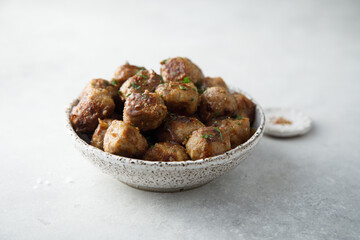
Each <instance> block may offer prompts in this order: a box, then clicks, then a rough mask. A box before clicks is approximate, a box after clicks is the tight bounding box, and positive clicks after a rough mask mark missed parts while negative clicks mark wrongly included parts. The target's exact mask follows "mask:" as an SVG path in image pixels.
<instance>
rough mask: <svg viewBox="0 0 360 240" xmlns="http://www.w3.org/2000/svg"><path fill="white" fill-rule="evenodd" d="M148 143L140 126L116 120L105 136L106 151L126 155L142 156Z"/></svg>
mask: <svg viewBox="0 0 360 240" xmlns="http://www.w3.org/2000/svg"><path fill="white" fill-rule="evenodd" d="M147 148H148V144H147V142H146V139H145V137H144V136H143V135H141V133H140V131H139V129H138V128H136V127H133V126H131V125H130V124H128V123H125V122H123V121H119V120H114V121H112V123H111V125H110V126H109V128H108V129H107V131H106V133H105V137H104V151H105V152H109V153H112V154H116V155H120V156H124V157H141V156H142V155H144V153H145V152H146V150H147Z"/></svg>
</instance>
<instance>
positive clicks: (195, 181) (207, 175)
mask: <svg viewBox="0 0 360 240" xmlns="http://www.w3.org/2000/svg"><path fill="white" fill-rule="evenodd" d="M235 90H236V91H238V92H241V93H243V94H244V95H245V96H247V97H248V98H249V99H251V100H252V101H253V102H254V103H255V104H256V114H255V121H254V123H253V128H256V129H257V130H256V132H255V133H254V134H253V135H252V137H251V138H250V139H249V140H248V141H247V142H245V143H244V144H241V145H239V146H238V147H236V148H234V149H231V150H230V151H228V152H226V153H224V154H221V155H218V156H215V157H210V158H205V159H200V160H196V161H191V160H189V161H182V162H152V161H145V160H139V159H133V158H127V157H121V156H117V155H113V154H110V153H107V152H104V151H102V150H100V149H98V148H96V147H93V146H91V145H90V144H88V143H86V141H84V140H83V139H82V138H81V137H79V135H78V134H77V133H76V132H75V131H74V129H73V127H72V125H71V123H70V118H69V115H70V112H71V109H72V108H73V106H74V105H76V103H77V102H78V100H74V101H73V102H72V103H71V104H70V106H69V107H68V108H67V109H66V128H67V131H68V132H69V133H70V136H71V138H72V140H73V141H74V143H75V147H76V148H77V149H78V150H79V151H80V152H81V153H82V154H83V156H85V158H87V159H88V160H89V161H90V162H91V163H93V164H94V165H95V166H96V167H98V168H100V169H101V170H102V171H103V172H104V173H107V174H110V175H112V176H113V177H115V178H116V179H118V180H119V181H121V182H123V183H125V184H127V185H129V186H131V187H134V188H138V189H142V190H147V191H156V192H176V191H183V190H187V189H192V188H196V187H199V186H202V185H204V184H206V183H208V182H210V181H212V180H214V179H215V178H217V177H219V176H220V175H222V174H224V173H226V172H227V171H229V170H230V169H233V168H235V167H236V166H237V165H239V164H240V163H241V162H242V161H243V160H245V159H246V157H247V156H249V154H250V153H251V152H252V151H253V149H254V147H255V146H256V144H257V143H258V142H259V140H260V138H261V137H262V135H263V132H264V124H265V115H264V112H263V110H262V108H261V107H260V105H259V104H258V103H257V102H256V101H255V100H254V99H253V98H252V97H250V96H249V95H248V94H246V93H245V92H243V91H240V90H238V89H235Z"/></svg>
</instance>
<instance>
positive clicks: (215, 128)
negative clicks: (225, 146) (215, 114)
mask: <svg viewBox="0 0 360 240" xmlns="http://www.w3.org/2000/svg"><path fill="white" fill-rule="evenodd" d="M214 130H216V131H218V132H219V133H220V139H221V141H222V140H223V135H222V132H221V131H220V129H218V128H217V127H214Z"/></svg>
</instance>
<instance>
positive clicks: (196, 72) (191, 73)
mask: <svg viewBox="0 0 360 240" xmlns="http://www.w3.org/2000/svg"><path fill="white" fill-rule="evenodd" d="M160 64H161V67H160V74H161V76H163V78H164V81H165V82H179V81H184V79H185V78H187V79H189V80H190V81H191V82H193V83H194V84H200V82H201V81H202V80H203V79H204V75H203V73H202V71H201V69H200V68H199V67H198V66H196V65H195V64H194V63H193V62H191V61H190V60H189V59H188V58H183V57H175V58H169V59H167V60H163V61H161V62H160Z"/></svg>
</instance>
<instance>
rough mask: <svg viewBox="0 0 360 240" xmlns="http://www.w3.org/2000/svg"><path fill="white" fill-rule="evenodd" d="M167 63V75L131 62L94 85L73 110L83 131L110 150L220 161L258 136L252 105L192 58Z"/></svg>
mask: <svg viewBox="0 0 360 240" xmlns="http://www.w3.org/2000/svg"><path fill="white" fill-rule="evenodd" d="M160 64H161V66H160V75H159V74H157V73H156V72H155V71H154V70H148V69H145V68H144V67H139V66H134V65H130V64H129V63H126V64H125V65H122V66H120V67H119V68H118V69H117V70H116V72H115V75H114V77H113V79H112V80H111V81H107V80H104V79H93V80H91V81H90V83H89V84H88V85H87V86H86V87H85V89H84V90H83V91H82V93H81V94H80V96H79V101H78V103H77V104H76V105H75V106H74V107H73V109H72V111H71V115H70V121H71V123H72V126H73V128H74V129H75V131H76V132H77V133H79V134H87V135H88V136H89V137H91V142H90V143H91V145H93V146H95V147H97V148H99V149H101V150H103V151H105V152H108V153H111V154H116V155H119V156H124V157H130V158H137V159H144V160H149V161H166V162H169V161H185V160H197V159H202V158H207V157H212V156H216V155H219V154H222V153H225V152H226V151H228V150H230V149H232V148H235V147H237V146H238V145H240V144H242V143H244V142H246V141H247V140H248V139H249V138H250V137H251V135H252V129H251V124H252V122H253V120H254V116H255V107H256V106H255V104H254V103H253V102H252V101H251V100H249V99H248V98H246V97H245V96H244V95H243V94H241V93H237V92H235V93H230V92H229V89H228V87H227V85H226V83H225V82H224V80H223V79H222V78H221V77H214V78H212V77H204V75H203V73H202V71H201V69H200V68H199V67H198V66H197V65H195V64H194V63H193V62H192V61H190V60H189V59H188V58H183V57H176V58H169V59H166V60H163V61H161V62H160Z"/></svg>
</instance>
